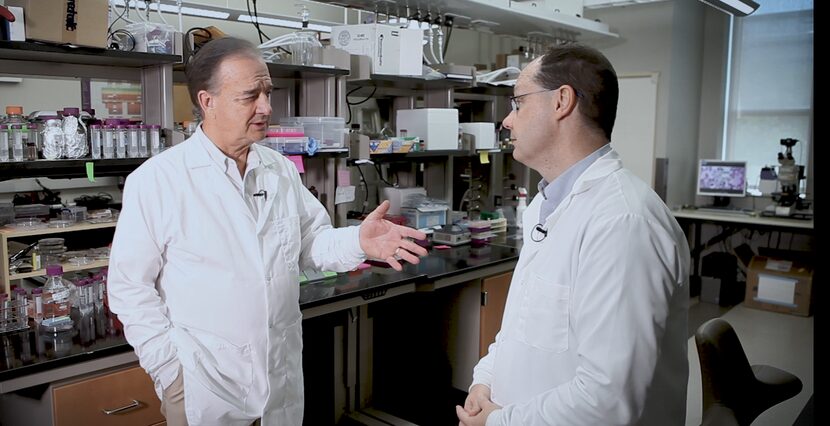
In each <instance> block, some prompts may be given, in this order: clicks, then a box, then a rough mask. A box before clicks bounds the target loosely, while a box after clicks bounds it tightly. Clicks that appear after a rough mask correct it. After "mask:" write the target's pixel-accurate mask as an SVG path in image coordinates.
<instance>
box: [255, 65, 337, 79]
mask: <svg viewBox="0 0 830 426" xmlns="http://www.w3.org/2000/svg"><path fill="white" fill-rule="evenodd" d="M268 72H269V73H271V78H294V79H304V78H321V77H337V76H342V75H348V74H349V70H344V69H341V68H334V67H326V66H319V65H318V66H304V65H291V64H278V63H273V62H269V63H268Z"/></svg>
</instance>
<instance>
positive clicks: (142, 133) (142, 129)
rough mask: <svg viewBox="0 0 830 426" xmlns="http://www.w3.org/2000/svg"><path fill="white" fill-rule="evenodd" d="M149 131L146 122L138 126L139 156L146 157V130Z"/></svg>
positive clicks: (147, 147) (147, 144) (147, 137)
mask: <svg viewBox="0 0 830 426" xmlns="http://www.w3.org/2000/svg"><path fill="white" fill-rule="evenodd" d="M149 131H150V126H148V125H146V124H142V125H141V126H139V129H138V156H139V157H142V158H144V157H147V155H148V153H149V147H150V143H149V135H148V132H149Z"/></svg>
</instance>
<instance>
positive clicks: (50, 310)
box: [40, 265, 74, 332]
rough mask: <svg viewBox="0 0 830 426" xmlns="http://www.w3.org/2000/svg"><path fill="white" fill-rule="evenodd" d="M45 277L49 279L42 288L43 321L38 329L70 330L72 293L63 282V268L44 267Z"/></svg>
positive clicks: (55, 266)
mask: <svg viewBox="0 0 830 426" xmlns="http://www.w3.org/2000/svg"><path fill="white" fill-rule="evenodd" d="M46 275H47V276H48V277H49V278H48V279H47V280H46V284H45V285H44V286H43V321H42V322H41V323H40V327H41V328H42V329H44V330H46V331H51V332H58V331H67V330H72V326H73V324H74V323H73V322H72V318H70V316H69V314H70V312H71V310H72V291H71V288H70V287H69V286H68V285H67V283H66V282H64V280H63V267H62V266H60V265H49V266H47V267H46Z"/></svg>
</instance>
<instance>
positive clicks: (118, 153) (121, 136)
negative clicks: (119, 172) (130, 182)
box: [114, 124, 128, 158]
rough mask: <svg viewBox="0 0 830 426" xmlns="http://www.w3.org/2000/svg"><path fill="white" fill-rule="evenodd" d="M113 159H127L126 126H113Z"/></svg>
mask: <svg viewBox="0 0 830 426" xmlns="http://www.w3.org/2000/svg"><path fill="white" fill-rule="evenodd" d="M114 133H115V157H116V158H127V144H128V141H127V126H125V125H123V124H119V125H117V126H115V132H114Z"/></svg>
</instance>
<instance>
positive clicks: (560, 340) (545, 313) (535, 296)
mask: <svg viewBox="0 0 830 426" xmlns="http://www.w3.org/2000/svg"><path fill="white" fill-rule="evenodd" d="M570 293H571V288H570V287H569V286H567V285H560V284H554V283H552V282H550V280H549V279H546V278H544V277H540V276H538V275H536V274H530V277H529V280H528V283H527V286H525V291H524V298H523V303H522V305H523V307H522V310H521V316H522V317H523V318H522V324H523V327H522V330H521V334H520V336H521V339H522V340H523V341H524V343H526V344H528V345H530V346H533V347H536V348H539V349H543V350H546V351H553V352H557V353H559V352H564V351H566V350H568V330H569V326H570V323H569V321H570V319H569V316H570V312H569V310H570Z"/></svg>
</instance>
